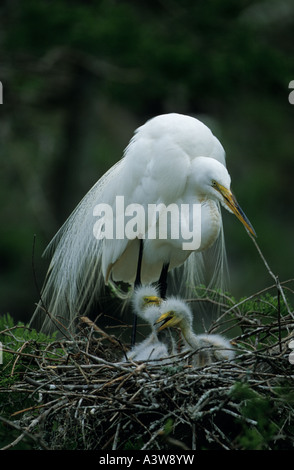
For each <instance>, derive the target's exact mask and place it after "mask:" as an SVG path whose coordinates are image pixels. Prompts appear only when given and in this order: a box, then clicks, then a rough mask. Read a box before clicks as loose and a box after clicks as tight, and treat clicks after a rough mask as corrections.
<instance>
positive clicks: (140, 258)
mask: <svg viewBox="0 0 294 470" xmlns="http://www.w3.org/2000/svg"><path fill="white" fill-rule="evenodd" d="M142 258H143V240H142V239H140V246H139V256H138V264H137V273H136V279H135V283H134V287H135V289H136V287H138V286H140V285H141V267H142ZM136 332H137V315H136V313H135V312H134V318H133V329H132V339H131V346H132V347H133V346H134V345H135V343H136Z"/></svg>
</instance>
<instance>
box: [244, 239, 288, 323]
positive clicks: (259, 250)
mask: <svg viewBox="0 0 294 470" xmlns="http://www.w3.org/2000/svg"><path fill="white" fill-rule="evenodd" d="M248 234H249V236H250V238H251V240H252V241H253V243H254V245H255V247H256V249H257V251H258V253H259V256H260V257H261V259H262V261H263V263H264V265H265V267H266V269H267V271H268V273H269V275H270V276H271V277H272V278H273V279H274V281H275V285H276V287H277V290H278V292H280V294H281V296H282V299H283V301H284V303H285V305H286V308H287V310H288V313H289V315H291V317H292V318H293V319H294V314H293V312H291V310H290V307H289V305H288V302H287V300H286V297H285V294H284V291H283V288H282V286H281V283H280V281H279V277H278V276H275V275H274V273H273V272H272V270H271V268H270V267H269V264H268V262H267V261H266V259H265V257H264V255H263V254H262V252H261V249H260V248H259V246H258V243H257V241H256V239H255V238H254V237H253V235H251V233H250V232H248Z"/></svg>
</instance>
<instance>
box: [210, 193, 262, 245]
mask: <svg viewBox="0 0 294 470" xmlns="http://www.w3.org/2000/svg"><path fill="white" fill-rule="evenodd" d="M217 190H218V191H219V192H220V193H221V195H222V196H223V198H224V202H225V204H226V205H227V206H228V208H229V209H230V210H231V211H232V212H233V213H234V214H235V216H236V217H237V218H238V219H239V220H240V221H241V222H242V224H243V225H244V227H245V228H246V229H247V230H248V231H249V232H250V233H251V235H253V236H254V237H256V233H255V230H254V228H253V227H252V225H251V223H250V221H249V219H248V218H247V217H246V215H245V214H244V212H243V210H242V209H241V207H240V206H239V204H238V202H237V200H236V198H235V196H234V195H233V194H232V192H231V191H230V190H229V189H227V188H225V187H224V186H222V185H221V184H218V185H217Z"/></svg>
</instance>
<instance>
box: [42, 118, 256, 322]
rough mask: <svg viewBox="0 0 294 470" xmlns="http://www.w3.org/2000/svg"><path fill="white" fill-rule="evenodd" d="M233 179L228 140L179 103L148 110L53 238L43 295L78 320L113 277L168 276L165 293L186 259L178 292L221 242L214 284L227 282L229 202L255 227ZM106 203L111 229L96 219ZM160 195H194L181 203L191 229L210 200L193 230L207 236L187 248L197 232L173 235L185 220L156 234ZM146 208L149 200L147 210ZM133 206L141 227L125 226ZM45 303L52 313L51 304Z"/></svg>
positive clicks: (167, 199) (55, 311)
mask: <svg viewBox="0 0 294 470" xmlns="http://www.w3.org/2000/svg"><path fill="white" fill-rule="evenodd" d="M230 183H231V179H230V176H229V173H228V171H227V169H226V163H225V152H224V149H223V147H222V145H221V144H220V142H219V141H218V139H217V138H216V137H215V136H214V135H213V134H212V132H211V131H210V129H209V128H208V127H207V126H205V125H204V124H203V123H202V122H200V121H198V120H197V119H195V118H192V117H190V116H185V115H181V114H175V113H172V114H165V115H160V116H157V117H155V118H153V119H151V120H149V121H148V122H147V123H146V124H144V125H143V126H141V127H139V128H138V129H137V131H136V132H135V135H134V136H133V138H132V139H131V141H130V143H129V145H128V147H127V148H126V150H125V153H124V157H123V158H122V159H121V160H120V161H119V162H118V163H117V164H116V165H114V166H113V167H112V168H110V170H109V171H108V172H107V173H106V174H105V175H104V176H102V178H101V179H100V180H99V181H97V183H96V184H95V185H94V186H93V187H92V189H90V191H89V192H88V193H87V194H86V196H85V197H84V199H83V200H82V201H81V202H80V204H79V205H78V206H77V207H76V209H75V210H74V211H73V213H72V214H71V215H70V217H69V218H68V220H67V221H66V222H65V224H64V225H63V226H62V227H61V229H60V230H59V232H58V233H57V234H56V236H55V237H54V238H53V240H52V241H51V243H50V244H49V246H48V248H47V250H46V252H47V253H50V254H52V260H51V263H50V266H49V270H48V274H47V278H46V281H45V284H44V287H43V289H42V293H41V294H42V304H43V305H44V304H45V306H46V309H47V310H48V312H50V314H51V316H52V317H53V318H57V316H60V317H62V318H63V322H64V321H66V324H67V325H72V324H73V319H75V318H76V316H77V315H79V314H81V313H82V314H85V313H86V312H87V310H88V309H89V308H90V307H91V306H92V305H93V303H94V301H95V300H97V298H98V297H99V294H100V292H101V289H102V286H103V285H104V284H107V283H108V284H112V285H115V283H117V282H119V281H123V282H125V283H128V284H131V285H132V284H133V283H134V282H135V279H137V281H138V282H137V284H139V283H140V282H142V284H146V283H151V282H156V281H158V280H160V285H161V296H162V297H164V296H165V291H166V277H167V273H168V272H169V271H172V273H171V274H172V275H173V274H174V273H175V271H178V269H175V268H179V267H182V270H181V271H180V280H179V281H177V286H176V287H177V293H178V294H180V295H187V292H186V291H185V289H187V288H190V289H193V288H194V287H195V286H196V285H197V284H199V283H205V264H206V253H210V251H211V250H209V248H210V247H212V245H213V251H212V252H211V253H212V256H213V260H209V264H210V266H211V265H212V264H213V266H214V273H213V276H212V277H213V279H214V281H215V282H214V286H215V287H219V288H221V283H222V281H223V278H224V269H225V246H224V239H223V230H222V229H223V227H222V219H221V212H220V205H223V206H224V207H225V208H226V209H228V210H229V211H230V212H233V213H234V214H235V215H236V216H237V217H238V218H239V219H240V221H241V222H242V223H243V225H244V226H245V227H246V229H247V230H249V231H250V232H251V233H252V234H254V230H253V228H252V226H251V224H250V222H249V220H248V219H247V218H246V216H245V214H244V213H243V211H242V210H241V208H240V206H239V205H238V203H237V201H236V199H235V198H234V196H233V194H232V192H231V190H230ZM118 196H119V198H118ZM101 204H102V205H103V207H105V208H110V209H111V215H112V217H111V222H110V224H108V225H107V230H106V229H105V226H106V224H105V225H104V227H103V226H102V228H104V238H103V230H102V228H101V224H100V225H99V227H98V228H97V227H96V228H94V233H95V236H94V234H93V227H94V226H95V222H97V217H96V218H95V217H94V216H97V215H100V216H101V207H102V206H101ZM159 204H163V205H164V206H165V207H169V205H170V204H175V205H177V207H182V206H181V205H182V204H183V207H184V205H189V206H188V207H189V209H188V212H185V213H184V211H183V212H182V213H181V217H182V218H181V228H182V229H183V230H184V229H185V234H187V231H189V228H190V230H191V215H192V213H193V210H192V209H193V207H194V206H195V205H196V204H198V205H201V227H199V226H198V227H197V223H196V224H195V221H193V222H194V224H193V229H192V230H191V233H192V234H191V237H192V238H191V239H193V238H194V236H195V237H196V236H199V234H201V241H200V243H199V246H194V244H193V246H192V245H191V247H190V249H183V242H187V239H188V238H187V236H186V235H184V233H182V231H181V233H180V234H178V236H174V232H173V230H174V229H176V228H178V227H176V226H175V225H176V224H174V225H173V226H171V227H170V228H169V230H168V231H167V233H166V236H165V237H163V238H162V237H159V236H157V237H156V238H152V237H151V236H148V234H149V233H150V229H154V227H155V228H158V225H159V224H160V222H161V217H163V216H162V214H159V215H158V212H157V213H156V215H157V217H156V218H155V221H154V219H152V222H150V220H147V214H148V213H149V212H148V210H149V208H150V207H151V205H153V207H154V205H156V207H159ZM185 207H186V206H185ZM124 208H125V214H124V211H123V209H124ZM139 208H143V212H144V215H143V216H142V211H139ZM105 210H106V209H105ZM136 211H137V216H138V217H137V219H136V222H137V225H138V226H137V232H136V231H135V227H134V225H135V222H134V219H131V220H130V215H133V216H134V214H136ZM124 215H126V217H128V222H130V223H131V224H133V229H134V230H133V237H129V236H126V232H127V228H130V227H129V226H128V227H127V222H126V220H125V219H124ZM108 216H109V213H108ZM99 220H100V222H101V220H102V217H100V219H99ZM107 221H108V222H109V217H108V219H107ZM111 227H112V228H113V231H112V235H113V236H111V233H110V232H111ZM105 232H107V234H106V233H105ZM196 232H197V233H196ZM109 233H110V235H109ZM153 233H154V232H153ZM106 235H107V236H106ZM138 260H139V261H138ZM136 275H137V278H136ZM190 292H191V291H190ZM39 310H40V308H37V310H36V313H38V311H39ZM41 312H42V314H44V309H41ZM48 321H50V320H48V318H47V323H48Z"/></svg>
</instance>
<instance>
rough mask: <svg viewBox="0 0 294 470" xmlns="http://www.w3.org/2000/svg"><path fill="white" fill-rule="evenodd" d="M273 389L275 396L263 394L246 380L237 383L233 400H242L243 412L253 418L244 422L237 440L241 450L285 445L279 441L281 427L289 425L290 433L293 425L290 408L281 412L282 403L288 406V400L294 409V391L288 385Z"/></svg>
mask: <svg viewBox="0 0 294 470" xmlns="http://www.w3.org/2000/svg"><path fill="white" fill-rule="evenodd" d="M272 392H273V393H272V395H269V394H268V393H267V394H265V395H264V396H263V395H262V394H261V393H257V392H256V391H255V390H254V389H253V388H252V387H250V386H249V385H247V384H246V383H238V382H237V383H236V384H235V385H234V386H233V387H232V390H231V398H232V400H234V401H237V402H239V409H240V412H241V415H242V416H243V417H244V418H247V420H251V421H252V423H251V424H250V423H249V422H248V421H247V422H245V421H242V424H241V425H242V431H241V432H240V433H239V435H238V437H237V439H236V443H237V445H238V448H239V449H245V450H264V449H279V448H284V447H283V443H282V442H279V430H280V429H282V428H285V427H287V428H288V429H287V431H288V433H289V435H291V429H290V428H291V427H292V428H293V425H292V424H291V422H290V421H291V420H289V419H287V411H286V412H285V411H284V413H281V408H280V406H281V404H283V406H285V404H286V403H287V404H288V406H289V407H292V409H293V405H294V395H293V390H289V387H288V386H287V385H285V387H281V386H279V387H276V388H274V389H273V391H272ZM289 416H290V414H289ZM285 417H286V420H285ZM284 430H285V429H284ZM286 446H287V444H286ZM286 448H287V447H286Z"/></svg>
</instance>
